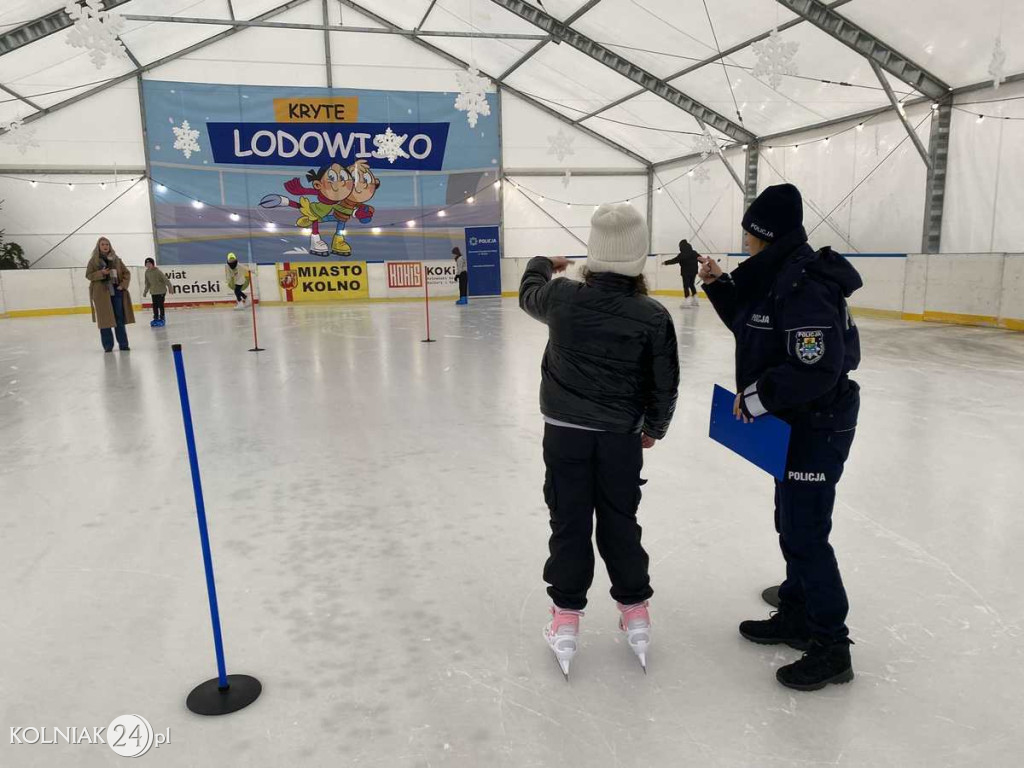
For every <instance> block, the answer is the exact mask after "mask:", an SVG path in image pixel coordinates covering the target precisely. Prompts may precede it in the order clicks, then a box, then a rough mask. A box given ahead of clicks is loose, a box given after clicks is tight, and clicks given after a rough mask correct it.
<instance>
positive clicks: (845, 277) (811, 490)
mask: <svg viewBox="0 0 1024 768" xmlns="http://www.w3.org/2000/svg"><path fill="white" fill-rule="evenodd" d="M743 229H744V240H745V246H746V250H747V252H748V253H749V254H750V258H749V259H747V260H746V261H745V262H743V263H742V264H741V265H740V266H739V267H737V268H736V269H735V270H733V272H732V274H731V275H726V274H723V273H722V269H721V267H719V266H718V264H717V263H715V261H714V260H713V259H710V258H707V257H704V256H701V257H700V262H701V273H700V276H701V279H702V280H703V281H704V290H705V292H706V293H707V296H708V298H709V299H710V300H711V303H712V304H713V305H714V307H715V310H716V311H717V312H718V315H719V317H721V319H722V320H723V322H725V324H726V325H727V326H729V328H730V330H732V332H733V334H734V335H735V337H736V386H737V392H739V394H738V395H737V397H736V403H735V409H734V412H735V414H736V418H737V419H740V420H742V421H744V422H750V421H753V420H754V419H756V418H758V417H759V416H762V415H764V414H766V413H771V414H774V415H775V416H777V417H779V418H780V419H782V420H784V421H786V422H788V423H789V424H790V425H791V427H792V434H791V437H790V443H789V454H788V456H787V461H786V479H785V480H782V481H778V480H777V481H776V483H775V527H776V530H777V531H778V533H779V543H780V545H781V548H782V554H783V557H784V558H785V560H786V580H785V581H784V582H783V584H782V586H781V587H779V601H780V604H779V610H778V611H777V612H775V613H773V614H772V615H771V617H770V618H769V619H768V620H767V621H744V622H743V623H742V624H740V634H741V635H743V637H745V638H747V639H748V640H751V641H752V642H755V643H761V644H786V645H789V646H791V647H793V648H796V649H799V650H804V651H806V652H805V653H804V656H803V658H802V659H800V660H799V661H797V662H795V663H793V664H789V665H787V666H784V667H781V668H780V669H778V670H777V672H776V677H777V679H778V680H779V682H781V683H782V684H783V685H785V686H788V687H790V688H795V689H797V690H803V691H806V690H818V689H820V688H823V687H824V686H826V685H828V684H829V683H846V682H849V681H850V680H852V679H853V667H852V665H851V662H850V644H851V643H850V640H849V630H848V629H847V627H846V615H847V612H848V610H849V604H848V602H847V597H846V590H845V589H844V587H843V580H842V578H841V576H840V575H839V565H838V563H837V562H836V558H835V554H834V553H833V550H832V546H831V545H830V544H829V533H830V532H831V530H832V508H833V505H834V503H835V496H836V484H837V483H838V482H839V478H840V477H841V476H842V474H843V466H844V464H845V462H846V459H847V457H848V456H849V454H850V446H851V445H852V444H853V436H854V432H855V430H856V427H857V413H858V410H859V408H860V394H859V392H860V388H859V387H858V386H857V384H856V382H854V381H851V380H850V378H849V375H848V374H849V373H850V371H852V370H854V369H856V368H857V365H858V363H859V362H860V337H859V334H858V332H857V327H856V325H855V324H854V322H853V319H852V317H851V316H850V310H849V307H848V306H847V303H846V299H847V298H848V297H849V296H850V294H852V293H853V292H854V291H856V290H857V289H858V288H860V287H861V285H862V283H861V278H860V275H858V274H857V271H856V270H855V269H854V268H853V267H852V266H851V265H850V263H849V262H848V261H847V260H846V259H845V258H843V257H842V256H840V255H839V254H837V253H836V252H834V251H833V250H831V249H830V248H825V249H823V250H821V251H817V252H816V251H814V250H813V249H812V248H811V247H810V246H809V245H808V243H807V233H806V232H805V231H804V228H803V200H802V198H801V196H800V192H799V191H798V190H797V188H796V187H794V186H793V185H792V184H782V185H778V186H773V187H768V188H767V189H766V190H765V191H764V192H762V193H761V194H760V195H759V196H758V198H757V199H756V200H755V201H754V202H753V203H752V204H751V206H750V208H749V209H748V210H747V212H746V215H744V217H743Z"/></svg>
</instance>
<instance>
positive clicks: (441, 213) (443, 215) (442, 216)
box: [437, 211, 448, 219]
mask: <svg viewBox="0 0 1024 768" xmlns="http://www.w3.org/2000/svg"><path fill="white" fill-rule="evenodd" d="M437 215H438V216H440V217H441V218H442V219H443V218H444V217H445V216H447V215H448V214H447V213H445V212H444V211H438V212H437Z"/></svg>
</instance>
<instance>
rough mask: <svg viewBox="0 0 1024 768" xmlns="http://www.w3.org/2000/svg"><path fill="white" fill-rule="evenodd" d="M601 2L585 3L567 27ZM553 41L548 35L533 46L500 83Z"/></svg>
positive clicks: (589, 1) (592, 0)
mask: <svg viewBox="0 0 1024 768" xmlns="http://www.w3.org/2000/svg"><path fill="white" fill-rule="evenodd" d="M600 2H601V0H587V2H585V3H584V4H583V5H582V6H581V7H580V8H579V10H577V11H576V12H575V13H573V14H572V15H571V16H569V18H567V19H566V20H565V23H566V25H570V26H571V25H572V23H573V22H574V21H576V19H578V18H579V17H580V16H582V15H583V14H585V13H586V12H587V11H589V10H590V9H591V8H593V7H594V6H595V5H597V4H598V3H600ZM552 40H554V38H553V37H552V36H551V35H548V36H547V37H546V38H544V39H543V40H541V41H540V42H539V43H537V44H536V45H535V46H533V48H531V49H530V50H528V51H527V52H526V53H524V54H523V55H522V56H521V57H520V58H519V59H517V60H516V61H514V62H513V63H512V66H510V67H509V68H508V69H506V70H505V71H504V72H502V73H501V75H500V76H499V77H498V82H499V83H501V82H504V80H505V78H506V77H508V76H509V75H511V74H512V73H513V72H515V71H516V70H517V69H519V68H520V67H521V66H523V64H525V63H526V62H528V61H529V60H530V59H532V58H533V57H534V56H535V55H537V54H538V53H540V49H541V48H543V47H544V46H545V45H547V44H548V43H550V42H551V41H552Z"/></svg>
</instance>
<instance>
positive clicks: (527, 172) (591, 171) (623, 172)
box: [505, 168, 647, 178]
mask: <svg viewBox="0 0 1024 768" xmlns="http://www.w3.org/2000/svg"><path fill="white" fill-rule="evenodd" d="M566 171H569V172H571V173H572V177H573V178H576V177H583V176H646V175H647V169H646V168H578V169H577V168H506V169H505V175H506V176H548V177H551V176H564V175H565V172H566Z"/></svg>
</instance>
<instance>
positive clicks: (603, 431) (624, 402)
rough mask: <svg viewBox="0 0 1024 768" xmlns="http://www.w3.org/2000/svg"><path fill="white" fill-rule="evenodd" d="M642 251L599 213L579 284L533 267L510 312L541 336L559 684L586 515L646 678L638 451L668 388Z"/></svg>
mask: <svg viewBox="0 0 1024 768" xmlns="http://www.w3.org/2000/svg"><path fill="white" fill-rule="evenodd" d="M647 246H648V241H647V228H646V225H645V223H644V220H643V218H642V217H641V216H640V214H639V213H638V212H637V211H636V210H635V209H634V208H633V207H632V206H630V205H626V204H621V205H603V206H601V207H600V208H599V209H598V210H597V212H596V213H595V214H594V216H593V219H592V220H591V234H590V242H589V245H588V247H587V254H588V255H587V267H586V270H585V271H584V280H583V281H582V282H578V281H575V280H552V279H551V278H552V273H553V272H562V271H564V270H565V269H566V267H567V266H568V265H569V262H568V260H566V259H546V258H543V257H538V258H535V259H533V260H531V261H530V263H529V264H528V265H527V267H526V272H525V274H524V275H523V279H522V283H521V285H520V288H519V306H520V307H522V308H523V309H524V310H525V311H526V312H527V313H528V314H529V315H530V316H532V317H534V318H536V319H537V320H540V321H541V322H542V323H545V324H546V325H547V326H548V345H547V348H546V350H545V351H544V359H543V362H542V363H541V390H540V406H541V413H542V414H543V416H544V421H545V422H546V423H545V426H544V464H545V466H546V469H547V472H546V477H545V482H544V499H545V501H546V502H547V505H548V508H549V510H550V513H551V538H550V540H549V544H548V547H549V552H550V557H549V558H548V560H547V563H546V564H545V566H544V580H545V581H546V582H547V583H548V584H549V587H548V595H550V597H551V600H552V602H553V603H554V605H553V606H552V607H551V615H552V620H551V622H550V623H549V624H548V626H547V628H546V629H545V637H546V638H547V640H548V643H549V645H550V646H551V648H552V650H553V651H554V653H555V656H556V659H557V660H558V663H559V665H560V666H561V668H562V672H563V673H564V674H565V675H566V677H567V678H568V674H569V664H570V662H571V661H572V658H573V655H574V654H575V653H576V649H577V637H578V634H579V618H580V616H582V615H583V608H584V607H585V606H586V604H587V591H588V590H589V589H590V586H591V583H592V581H593V577H594V551H593V548H592V546H591V543H590V540H591V531H592V530H593V526H594V517H595V512H596V517H597V548H598V551H599V552H600V553H601V558H602V559H603V560H604V562H605V566H606V567H607V569H608V576H609V577H610V579H611V583H612V587H611V595H612V597H613V598H614V599H615V601H616V602H617V603H618V606H619V610H620V614H621V615H620V622H619V626H620V628H621V629H622V630H624V631H625V632H626V634H627V641H628V642H629V645H630V648H631V649H632V650H633V651H634V653H636V655H637V658H638V659H639V660H640V663H641V664H642V665H643V666H644V669H646V663H647V662H646V653H647V647H648V645H649V643H650V637H651V635H650V616H649V614H648V611H647V600H648V599H649V598H650V597H651V595H652V594H653V592H652V590H651V584H650V577H649V575H648V556H647V553H646V552H645V551H644V548H643V545H642V544H641V543H640V535H641V528H640V526H639V525H638V523H637V519H636V514H637V509H638V508H639V504H640V487H641V486H642V485H643V484H644V483H645V482H646V481H645V480H642V479H641V478H640V471H641V468H642V467H643V449H644V448H653V447H654V445H655V443H656V442H657V441H658V440H660V439H662V438H663V437H664V436H665V433H666V432H667V431H668V427H669V423H670V422H671V420H672V414H673V412H674V410H675V404H676V394H677V390H678V388H679V358H678V350H677V345H676V334H675V328H674V327H673V325H672V318H671V317H670V315H669V313H668V311H667V310H666V309H665V308H664V307H663V306H662V305H661V304H659V303H658V302H656V301H654V300H653V299H651V298H649V297H648V296H646V295H645V294H646V293H647V288H646V283H645V282H644V278H643V274H642V273H643V268H644V265H645V264H646V263H647Z"/></svg>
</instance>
